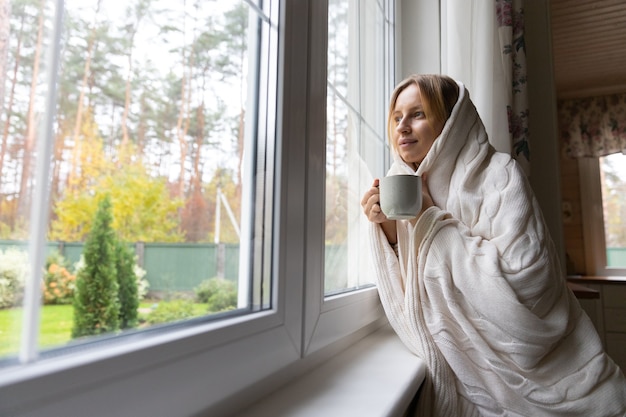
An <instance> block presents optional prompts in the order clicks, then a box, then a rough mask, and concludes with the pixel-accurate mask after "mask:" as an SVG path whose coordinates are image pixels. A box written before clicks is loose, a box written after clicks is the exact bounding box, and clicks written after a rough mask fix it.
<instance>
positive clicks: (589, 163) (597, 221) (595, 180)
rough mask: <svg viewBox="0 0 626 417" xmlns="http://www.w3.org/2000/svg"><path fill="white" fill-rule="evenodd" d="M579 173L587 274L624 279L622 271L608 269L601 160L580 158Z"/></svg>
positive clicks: (621, 269) (624, 271) (624, 272)
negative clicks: (617, 276) (619, 276)
mask: <svg viewBox="0 0 626 417" xmlns="http://www.w3.org/2000/svg"><path fill="white" fill-rule="evenodd" d="M578 172H579V176H580V200H581V212H582V221H583V242H584V248H585V264H586V273H587V275H597V276H614V275H621V276H625V275H626V269H625V268H608V267H607V259H606V239H605V234H604V214H603V208H602V183H601V180H600V160H599V159H598V158H579V159H578Z"/></svg>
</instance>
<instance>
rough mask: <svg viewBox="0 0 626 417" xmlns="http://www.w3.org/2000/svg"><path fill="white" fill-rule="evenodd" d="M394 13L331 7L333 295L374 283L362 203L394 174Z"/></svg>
mask: <svg viewBox="0 0 626 417" xmlns="http://www.w3.org/2000/svg"><path fill="white" fill-rule="evenodd" d="M392 10H393V8H392V4H391V2H385V1H366V2H357V1H352V0H331V1H330V2H329V6H328V16H329V19H328V29H329V30H328V87H327V104H326V105H327V134H326V221H325V232H326V239H325V241H326V252H325V259H326V262H325V293H326V294H327V295H332V294H337V293H341V292H344V291H348V290H354V289H358V288H362V287H364V286H367V285H371V284H372V280H371V274H368V273H367V271H371V267H370V266H369V265H368V263H367V261H368V259H367V255H366V254H367V251H368V248H367V246H366V242H367V239H366V234H365V232H366V230H363V228H362V227H359V226H360V223H362V222H363V221H364V217H363V213H362V210H361V206H360V202H361V197H362V195H363V193H364V192H365V190H366V189H367V188H368V187H370V186H371V184H372V181H373V179H374V178H376V177H381V176H383V175H384V174H385V173H386V169H388V165H387V161H388V160H389V148H388V146H387V140H386V139H387V132H386V123H385V121H386V112H387V103H388V100H389V96H390V95H391V89H392V88H393V84H392V83H393V81H394V78H393V76H392V75H393V74H394V65H393V62H394V60H393V58H392V55H391V51H392V47H391V43H390V40H391V39H393V37H392V35H391V34H392V32H391V31H392V30H393V25H392V24H391V20H390V16H391V12H392ZM381 57H389V58H387V59H380V58H381Z"/></svg>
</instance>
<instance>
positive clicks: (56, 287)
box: [43, 263, 76, 304]
mask: <svg viewBox="0 0 626 417" xmlns="http://www.w3.org/2000/svg"><path fill="white" fill-rule="evenodd" d="M75 289H76V276H75V275H72V274H71V273H70V272H69V271H68V270H67V268H66V267H64V266H62V265H59V264H56V263H51V264H50V265H49V266H48V267H47V269H46V271H45V273H44V282H43V302H44V304H71V303H72V300H73V298H74V290H75Z"/></svg>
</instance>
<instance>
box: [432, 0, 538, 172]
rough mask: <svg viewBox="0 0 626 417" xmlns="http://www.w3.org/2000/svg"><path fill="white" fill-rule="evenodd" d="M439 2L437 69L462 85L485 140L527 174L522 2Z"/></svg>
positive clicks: (519, 0) (511, 0)
mask: <svg viewBox="0 0 626 417" xmlns="http://www.w3.org/2000/svg"><path fill="white" fill-rule="evenodd" d="M442 4H443V5H444V7H443V13H442V29H443V30H442V46H443V47H442V67H443V68H442V72H443V73H444V74H447V75H449V76H451V77H452V78H455V79H457V80H459V81H461V82H463V83H464V84H465V85H467V87H468V88H469V89H470V91H472V97H473V101H474V104H475V105H476V108H477V109H478V113H479V114H480V116H481V118H482V120H483V123H484V124H485V128H486V130H487V134H488V135H489V141H490V142H491V144H492V145H493V146H494V147H495V148H496V150H498V151H500V152H505V153H508V154H509V155H511V156H512V157H513V158H514V159H516V160H517V162H518V163H519V165H520V166H521V167H522V169H523V170H524V172H525V173H526V175H530V163H529V160H530V151H529V145H528V138H529V129H528V117H529V112H528V96H527V92H526V52H525V44H524V13H523V0H495V1H485V0H446V1H444V2H443V3H442Z"/></svg>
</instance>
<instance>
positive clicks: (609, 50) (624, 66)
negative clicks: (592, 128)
mask: <svg viewBox="0 0 626 417" xmlns="http://www.w3.org/2000/svg"><path fill="white" fill-rule="evenodd" d="M550 3H551V7H550V9H551V10H550V14H551V20H552V22H551V27H552V50H553V55H554V78H555V84H556V92H557V96H558V98H574V97H592V96H598V95H605V94H611V93H623V92H626V0H576V1H572V0H551V2H550Z"/></svg>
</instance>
